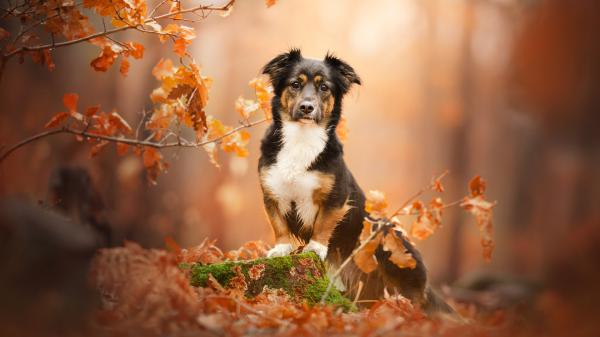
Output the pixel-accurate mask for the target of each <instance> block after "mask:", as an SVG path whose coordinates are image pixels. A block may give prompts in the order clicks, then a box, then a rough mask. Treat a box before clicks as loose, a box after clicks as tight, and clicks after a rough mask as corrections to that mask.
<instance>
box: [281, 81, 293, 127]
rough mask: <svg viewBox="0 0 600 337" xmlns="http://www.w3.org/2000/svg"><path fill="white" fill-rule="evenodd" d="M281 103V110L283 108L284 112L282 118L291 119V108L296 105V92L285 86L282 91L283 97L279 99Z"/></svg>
mask: <svg viewBox="0 0 600 337" xmlns="http://www.w3.org/2000/svg"><path fill="white" fill-rule="evenodd" d="M279 100H280V103H281V110H282V112H283V113H282V114H281V118H282V119H283V120H284V121H288V120H290V119H291V117H290V116H291V109H292V107H293V106H294V100H295V97H294V94H293V93H292V92H290V90H288V88H285V89H284V90H283V92H282V93H281V98H280V99H279Z"/></svg>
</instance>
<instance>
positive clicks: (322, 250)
mask: <svg viewBox="0 0 600 337" xmlns="http://www.w3.org/2000/svg"><path fill="white" fill-rule="evenodd" d="M303 251H304V252H315V253H317V255H319V257H320V258H321V260H323V261H325V258H326V257H327V246H325V245H323V244H322V243H319V242H317V241H314V240H310V242H309V243H308V245H306V246H305V247H304V250H303Z"/></svg>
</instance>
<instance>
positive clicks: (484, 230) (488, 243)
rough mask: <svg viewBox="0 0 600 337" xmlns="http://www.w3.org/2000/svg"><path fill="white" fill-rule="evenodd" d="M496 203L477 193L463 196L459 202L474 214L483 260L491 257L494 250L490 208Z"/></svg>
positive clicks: (488, 259)
mask: <svg viewBox="0 0 600 337" xmlns="http://www.w3.org/2000/svg"><path fill="white" fill-rule="evenodd" d="M495 205H496V204H495V203H491V202H489V201H487V200H485V199H484V198H483V195H478V196H475V197H473V198H469V197H465V198H464V200H463V202H462V203H461V204H460V206H461V207H463V208H464V209H465V210H467V211H468V212H469V213H471V214H472V215H473V216H475V220H476V222H477V227H479V233H480V236H481V246H482V248H483V258H484V260H485V261H488V262H489V261H490V260H491V259H492V253H493V251H494V247H495V243H494V225H493V223H492V215H493V214H492V213H493V211H492V209H493V208H494V206H495Z"/></svg>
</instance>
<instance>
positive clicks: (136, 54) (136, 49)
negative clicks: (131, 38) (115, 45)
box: [128, 42, 144, 59]
mask: <svg viewBox="0 0 600 337" xmlns="http://www.w3.org/2000/svg"><path fill="white" fill-rule="evenodd" d="M128 46H129V48H130V52H131V56H133V58H135V59H141V58H142V57H144V46H143V45H142V44H140V43H137V42H129V43H128Z"/></svg>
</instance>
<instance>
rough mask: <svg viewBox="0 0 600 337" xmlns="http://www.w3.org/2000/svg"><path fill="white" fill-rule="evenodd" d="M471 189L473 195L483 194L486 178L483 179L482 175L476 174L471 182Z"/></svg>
mask: <svg viewBox="0 0 600 337" xmlns="http://www.w3.org/2000/svg"><path fill="white" fill-rule="evenodd" d="M469 190H470V191H471V196H472V197H476V196H478V195H483V193H484V192H485V180H483V179H482V178H481V177H480V176H475V177H473V179H471V181H470V182H469Z"/></svg>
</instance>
